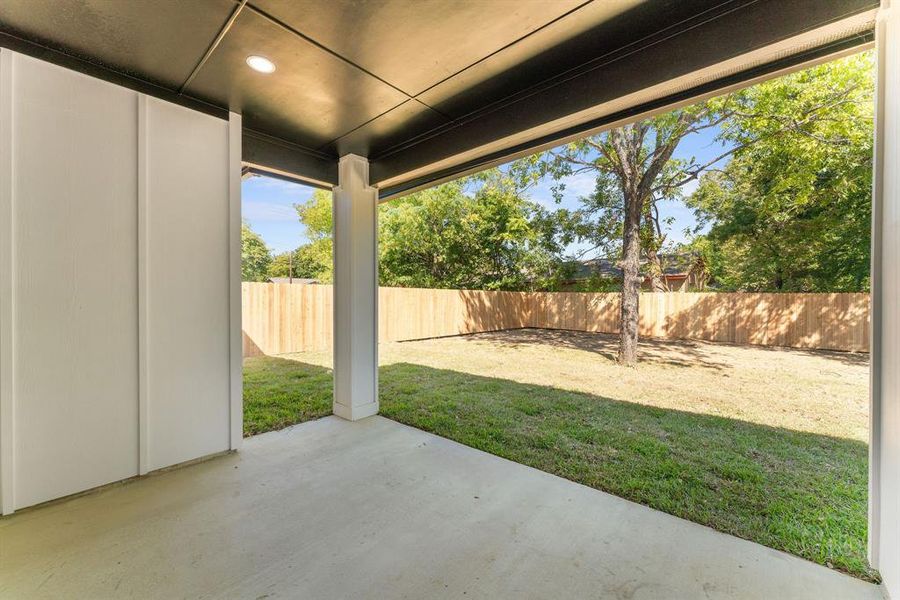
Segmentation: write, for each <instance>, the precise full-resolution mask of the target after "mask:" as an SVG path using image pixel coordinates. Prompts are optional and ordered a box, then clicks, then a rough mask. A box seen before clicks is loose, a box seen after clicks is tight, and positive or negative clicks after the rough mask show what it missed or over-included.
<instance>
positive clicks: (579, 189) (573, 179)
mask: <svg viewBox="0 0 900 600" xmlns="http://www.w3.org/2000/svg"><path fill="white" fill-rule="evenodd" d="M562 182H563V183H565V184H566V190H565V193H566V194H567V195H568V194H572V195H575V196H578V197H579V198H580V197H581V196H588V195H590V194H591V193H592V192H593V191H594V186H595V184H596V182H597V175H596V174H595V173H593V172H591V171H587V172H585V173H579V174H578V175H572V176H570V177H566V178H564V179H563V180H562Z"/></svg>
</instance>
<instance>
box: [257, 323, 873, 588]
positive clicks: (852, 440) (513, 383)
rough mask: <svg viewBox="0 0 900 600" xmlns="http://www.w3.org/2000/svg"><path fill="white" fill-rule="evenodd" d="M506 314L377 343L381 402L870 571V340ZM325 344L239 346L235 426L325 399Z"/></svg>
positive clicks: (453, 435) (308, 411)
mask: <svg viewBox="0 0 900 600" xmlns="http://www.w3.org/2000/svg"><path fill="white" fill-rule="evenodd" d="M615 349H616V340H615V338H614V337H612V336H607V335H603V334H591V333H577V332H561V331H547V330H531V329H526V330H516V331H504V332H496V333H485V334H477V335H471V336H460V337H454V338H442V339H434V340H424V341H416V342H396V343H383V344H381V346H380V355H381V356H380V359H381V367H380V370H379V373H380V374H379V378H380V386H381V413H382V414H383V415H384V416H386V417H388V418H391V419H394V420H396V421H400V422H402V423H406V424H408V425H412V426H414V427H418V428H420V429H424V430H426V431H431V432H434V433H436V434H438V435H441V436H444V437H447V438H450V439H453V440H456V441H459V442H461V443H463V444H466V445H469V446H472V447H475V448H479V449H481V450H485V451H487V452H490V453H492V454H496V455H499V456H503V457H505V458H508V459H510V460H514V461H516V462H519V463H523V464H526V465H530V466H532V467H536V468H538V469H541V470H543V471H547V472H550V473H554V474H556V475H559V476H561V477H565V478H567V479H570V480H572V481H577V482H579V483H583V484H585V485H588V486H591V487H594V488H597V489H600V490H604V491H607V492H610V493H612V494H615V495H617V496H621V497H623V498H627V499H629V500H633V501H635V502H640V503H642V504H646V505H647V506H651V507H653V508H656V509H659V510H662V511H665V512H668V513H671V514H674V515H677V516H679V517H683V518H685V519H690V520H692V521H696V522H698V523H702V524H705V525H709V526H710V527H714V528H715V529H718V530H720V531H724V532H726V533H730V534H733V535H737V536H740V537H743V538H747V539H750V540H754V541H756V542H759V543H761V544H765V545H767V546H770V547H772V548H777V549H780V550H785V551H788V552H791V553H793V554H797V555H799V556H803V557H805V558H808V559H810V560H813V561H815V562H818V563H821V564H824V565H828V566H830V567H833V568H837V569H840V570H842V571H846V572H848V573H850V574H852V575H855V576H857V577H861V578H865V579H875V578H876V577H877V575H876V574H875V573H874V572H872V571H871V570H870V569H869V567H868V564H867V562H866V511H867V506H866V502H867V480H868V472H867V460H868V449H867V440H868V429H867V428H868V391H867V390H868V362H867V361H868V357H867V355H860V354H846V353H836V352H821V351H815V352H814V351H803V350H786V349H772V348H760V347H747V346H744V347H739V346H730V345H724V344H711V343H703V342H655V341H649V342H644V343H642V346H641V351H642V362H641V364H640V365H638V366H637V368H635V369H625V368H621V367H618V366H617V365H616V364H615V362H614V360H615ZM330 359H331V357H330V354H326V353H305V354H292V355H283V356H280V357H259V358H248V359H245V361H244V403H245V414H244V418H245V434H246V435H253V434H256V433H261V432H263V431H268V430H272V429H278V428H281V427H285V426H287V425H290V424H293V423H298V422H301V421H306V420H309V419H314V418H318V417H321V416H324V415H327V414H330V413H331V370H330V368H328V367H329V365H330Z"/></svg>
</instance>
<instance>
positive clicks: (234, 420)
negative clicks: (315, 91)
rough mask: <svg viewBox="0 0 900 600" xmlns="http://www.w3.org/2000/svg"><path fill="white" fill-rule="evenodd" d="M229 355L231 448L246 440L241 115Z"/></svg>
mask: <svg viewBox="0 0 900 600" xmlns="http://www.w3.org/2000/svg"><path fill="white" fill-rule="evenodd" d="M228 307H229V336H228V342H229V343H228V346H229V347H228V352H229V365H230V372H231V393H230V396H229V419H230V440H231V441H230V447H231V449H232V450H238V449H240V447H241V442H242V440H243V439H244V391H243V373H242V369H243V348H242V339H241V115H239V114H237V113H228Z"/></svg>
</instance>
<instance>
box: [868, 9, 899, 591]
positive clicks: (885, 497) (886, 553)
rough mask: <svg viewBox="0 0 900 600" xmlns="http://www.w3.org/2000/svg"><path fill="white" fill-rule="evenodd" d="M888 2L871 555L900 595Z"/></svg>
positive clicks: (893, 74) (895, 40) (882, 64)
mask: <svg viewBox="0 0 900 600" xmlns="http://www.w3.org/2000/svg"><path fill="white" fill-rule="evenodd" d="M889 4H890V3H889V2H887V1H885V2H883V3H882V8H881V10H880V12H879V15H878V24H877V43H876V45H877V57H878V70H877V81H878V84H877V88H876V90H877V93H876V105H875V109H876V110H875V160H874V165H873V173H874V177H873V190H872V191H873V198H872V312H871V318H872V339H871V341H872V344H871V352H872V354H871V369H872V376H871V400H872V401H871V411H870V414H871V428H870V437H871V439H870V454H869V456H870V462H869V470H870V478H869V486H870V489H869V503H870V504H869V559H870V561H871V563H872V566H873V567H875V568H877V569H878V570H879V571H880V572H881V576H882V579H883V581H884V586H885V588H886V589H887V591H888V594H889V595H890V597H892V598H900V168H898V165H900V6H894V7H893V8H891V7H890V6H889Z"/></svg>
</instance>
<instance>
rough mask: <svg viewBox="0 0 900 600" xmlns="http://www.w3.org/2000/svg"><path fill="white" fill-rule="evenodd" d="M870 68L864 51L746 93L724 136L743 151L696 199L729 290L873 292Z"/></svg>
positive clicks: (710, 177) (707, 248) (711, 257)
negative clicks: (870, 287) (869, 287)
mask: <svg viewBox="0 0 900 600" xmlns="http://www.w3.org/2000/svg"><path fill="white" fill-rule="evenodd" d="M872 66H873V65H872V56H871V54H862V55H856V56H852V57H848V58H845V59H842V60H840V61H837V62H834V63H828V64H823V65H820V66H817V67H813V68H811V69H807V70H805V71H800V72H798V73H795V74H792V75H788V76H786V77H783V78H780V79H775V80H772V81H768V82H765V83H762V84H760V85H757V86H754V87H752V88H749V89H747V90H745V91H744V92H743V93H742V94H741V96H740V108H739V110H736V111H735V114H734V115H733V117H732V118H730V119H729V120H728V121H726V122H724V123H723V128H722V132H721V134H720V137H721V138H722V139H723V140H724V141H725V142H727V143H730V144H733V145H736V146H741V147H742V149H741V150H740V151H739V152H737V153H736V154H735V156H734V158H733V159H732V160H731V161H730V162H729V163H728V165H726V166H725V167H724V168H722V169H720V170H715V171H711V172H709V173H707V174H706V175H704V176H703V178H702V180H701V184H700V186H699V188H698V189H697V191H696V192H695V193H694V194H693V195H692V196H691V198H690V199H689V205H690V206H692V207H694V209H695V211H696V213H697V215H698V217H699V219H700V220H701V222H702V223H704V224H708V225H709V226H710V230H709V233H708V234H707V235H706V236H704V237H702V238H701V239H700V240H698V242H697V243H696V245H697V247H698V248H700V249H702V250H703V251H704V252H705V254H706V256H707V261H708V263H709V264H710V267H711V270H712V274H713V276H714V277H715V279H716V281H717V282H718V283H719V285H720V286H721V287H722V288H724V289H730V290H747V291H811V292H825V291H864V290H868V285H869V240H870V229H869V228H870V221H871V180H872V175H871V165H872V116H873V90H874V81H873V68H872ZM751 142H752V143H751Z"/></svg>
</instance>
